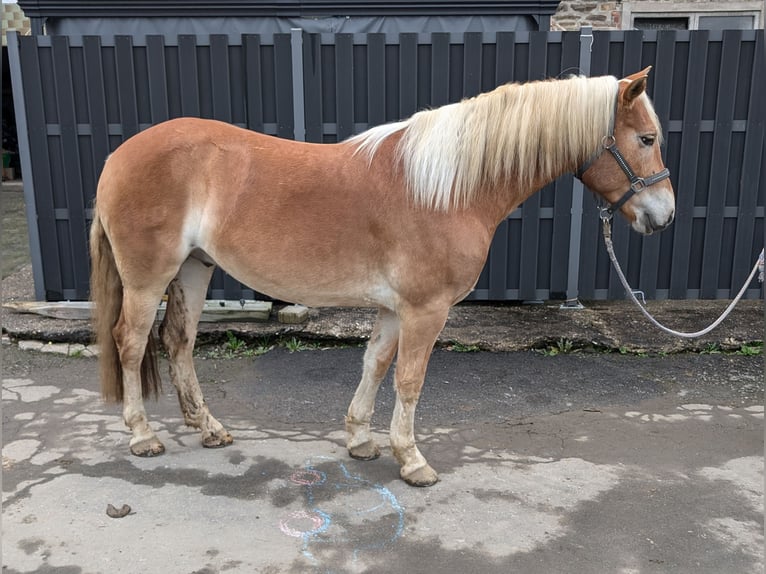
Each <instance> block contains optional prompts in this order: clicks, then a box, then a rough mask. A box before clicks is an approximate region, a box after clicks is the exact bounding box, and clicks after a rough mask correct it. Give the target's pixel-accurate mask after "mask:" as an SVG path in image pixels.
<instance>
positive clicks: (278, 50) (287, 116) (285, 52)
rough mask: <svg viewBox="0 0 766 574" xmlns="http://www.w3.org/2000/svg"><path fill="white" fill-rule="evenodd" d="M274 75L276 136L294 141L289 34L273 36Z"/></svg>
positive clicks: (290, 41)
mask: <svg viewBox="0 0 766 574" xmlns="http://www.w3.org/2000/svg"><path fill="white" fill-rule="evenodd" d="M274 60H275V61H274V70H275V75H276V93H277V98H276V103H277V135H278V136H279V137H281V138H286V139H294V138H295V125H294V117H295V116H294V115H293V76H292V39H291V37H290V34H274Z"/></svg>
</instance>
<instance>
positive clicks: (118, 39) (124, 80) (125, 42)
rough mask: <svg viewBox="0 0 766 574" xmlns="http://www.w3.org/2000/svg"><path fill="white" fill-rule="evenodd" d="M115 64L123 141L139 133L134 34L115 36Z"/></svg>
mask: <svg viewBox="0 0 766 574" xmlns="http://www.w3.org/2000/svg"><path fill="white" fill-rule="evenodd" d="M114 54H115V64H116V66H117V87H118V98H119V102H120V124H121V125H122V139H123V141H124V140H126V139H128V138H129V137H130V136H132V135H135V134H137V133H138V106H137V104H136V81H135V79H136V78H135V74H134V68H133V38H132V36H115V38H114Z"/></svg>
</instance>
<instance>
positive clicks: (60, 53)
mask: <svg viewBox="0 0 766 574" xmlns="http://www.w3.org/2000/svg"><path fill="white" fill-rule="evenodd" d="M51 47H52V50H53V71H54V79H55V82H56V95H57V103H58V116H59V126H60V131H61V136H60V141H61V152H62V158H63V162H64V165H63V170H64V181H63V184H64V191H65V193H66V200H67V213H68V220H67V221H66V222H65V223H64V224H63V225H64V226H65V227H66V228H68V234H67V235H68V236H69V242H70V243H69V245H66V246H64V249H65V250H66V252H67V253H69V254H70V257H69V258H68V259H63V258H62V264H64V265H68V266H71V267H72V270H71V273H72V278H73V280H74V284H73V285H72V287H73V288H74V291H75V295H74V297H71V298H72V299H77V298H86V297H87V295H88V285H89V283H88V270H89V268H88V260H87V259H86V258H85V257H77V256H74V255H75V254H77V253H87V252H88V248H87V244H88V241H87V225H86V223H85V204H84V200H83V190H82V187H81V177H80V169H81V164H80V144H79V140H78V136H77V116H76V112H75V100H74V99H75V94H74V85H73V80H72V62H71V51H70V47H69V38H68V37H67V36H53V38H52V39H51ZM67 298H69V297H67Z"/></svg>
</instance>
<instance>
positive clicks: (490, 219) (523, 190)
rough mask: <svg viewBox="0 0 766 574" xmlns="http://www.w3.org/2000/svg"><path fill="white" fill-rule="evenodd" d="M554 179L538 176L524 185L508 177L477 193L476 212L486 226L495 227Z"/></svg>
mask: <svg viewBox="0 0 766 574" xmlns="http://www.w3.org/2000/svg"><path fill="white" fill-rule="evenodd" d="M566 171H567V170H566V168H562V170H561V173H560V174H559V175H557V176H556V177H559V176H560V175H563V174H564V173H566ZM555 179H556V178H555V177H554V178H542V177H540V178H536V179H535V180H534V181H533V182H532V184H531V185H524V184H521V183H519V182H518V181H517V180H515V179H514V178H509V179H508V180H506V181H503V182H500V183H498V184H496V185H494V186H493V187H492V188H490V189H487V190H486V192H487V193H480V194H477V196H476V197H477V200H476V201H475V204H474V206H475V210H476V213H478V214H481V215H480V216H481V217H482V219H484V220H485V221H486V224H487V225H488V226H491V227H493V228H494V227H497V226H498V225H500V223H501V222H502V221H503V220H505V219H506V218H507V217H508V215H509V214H510V213H511V212H513V211H514V210H515V209H516V208H517V207H518V206H519V205H521V204H522V203H524V202H525V201H526V200H527V199H529V198H530V197H532V196H533V195H534V194H535V193H537V192H539V191H540V190H541V189H542V188H543V187H545V186H546V185H548V184H549V183H551V182H552V181H554V180H555Z"/></svg>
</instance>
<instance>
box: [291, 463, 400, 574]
mask: <svg viewBox="0 0 766 574" xmlns="http://www.w3.org/2000/svg"><path fill="white" fill-rule="evenodd" d="M319 462H331V463H336V464H337V465H338V468H339V469H340V471H341V474H342V475H343V480H341V481H338V482H334V483H332V482H331V483H330V484H327V474H326V473H325V472H323V471H320V470H318V469H317V468H316V467H315V466H314V465H315V464H318V463H319ZM304 476H306V478H304ZM312 477H314V478H315V480H312V479H311V478H312ZM291 481H292V482H293V483H294V484H297V485H300V486H303V487H304V488H305V496H306V503H307V506H308V507H309V508H310V509H311V510H310V512H312V513H315V514H316V515H317V516H319V517H320V518H321V519H322V524H321V525H319V526H318V527H316V528H313V529H311V530H307V531H304V532H302V533H301V539H302V542H303V543H302V548H301V553H302V554H303V556H304V557H305V558H306V559H307V560H309V561H310V562H311V563H312V564H314V565H319V561H318V560H317V558H316V557H315V556H314V554H313V553H312V552H311V550H310V546H311V545H312V544H314V543H322V544H331V543H340V542H352V540H350V539H348V538H347V537H341V536H331V537H328V536H327V535H326V534H327V532H328V530H329V528H330V526H331V525H332V524H333V519H332V516H331V515H330V513H328V512H326V511H325V510H322V509H320V508H318V507H317V506H316V502H315V501H316V497H315V492H314V490H315V488H323V487H333V488H335V489H336V490H338V491H342V490H347V491H351V490H356V489H362V490H366V489H369V490H370V491H371V492H373V493H375V494H376V495H377V496H378V497H379V499H380V502H378V503H377V504H375V505H373V506H371V507H369V508H366V509H361V510H357V511H355V512H354V514H356V515H357V516H360V515H363V514H372V513H374V512H376V511H383V510H385V509H386V508H390V509H391V510H392V511H393V514H394V524H393V525H392V532H391V534H390V536H387V537H384V538H382V539H378V540H375V541H372V542H370V543H367V544H364V543H361V544H360V543H357V545H356V546H355V547H354V548H353V549H352V552H353V560H354V561H356V560H357V559H358V557H359V555H360V554H361V553H363V552H365V551H370V550H379V549H382V548H385V547H387V546H389V545H390V544H392V543H394V542H395V541H396V540H397V539H398V538H399V537H401V535H402V533H403V532H404V507H403V506H402V505H401V504H400V503H399V501H398V500H397V498H396V496H395V495H394V493H393V492H391V491H390V490H389V489H388V488H386V487H385V486H383V485H382V484H377V483H373V482H371V481H369V480H367V479H366V478H363V477H361V476H358V475H355V474H353V473H352V472H350V471H349V469H348V467H347V466H346V465H345V464H344V463H343V462H341V461H338V460H336V459H333V458H331V457H325V456H320V457H315V458H313V459H309V460H308V461H306V463H305V464H304V474H303V475H302V474H300V473H295V474H293V476H292V477H291ZM388 517H390V514H388V515H386V517H385V518H388ZM323 535H324V536H323ZM328 574H329V571H328Z"/></svg>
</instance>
